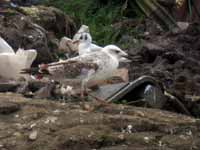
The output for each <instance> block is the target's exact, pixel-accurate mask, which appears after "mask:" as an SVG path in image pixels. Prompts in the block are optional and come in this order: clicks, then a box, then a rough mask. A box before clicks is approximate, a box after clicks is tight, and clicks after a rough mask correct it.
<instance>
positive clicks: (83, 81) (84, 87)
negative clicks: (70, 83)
mask: <svg viewBox="0 0 200 150" xmlns="http://www.w3.org/2000/svg"><path fill="white" fill-rule="evenodd" d="M86 83H87V80H86V79H84V80H82V82H81V100H82V101H84V98H85V95H84V94H85V91H86Z"/></svg>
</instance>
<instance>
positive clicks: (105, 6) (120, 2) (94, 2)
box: [44, 0, 138, 46]
mask: <svg viewBox="0 0 200 150" xmlns="http://www.w3.org/2000/svg"><path fill="white" fill-rule="evenodd" d="M124 2H125V0H115V1H111V0H108V1H106V0H102V1H100V0H56V1H55V0H44V3H45V4H46V5H49V6H55V7H57V8H59V9H61V10H62V11H64V12H66V14H68V15H70V16H71V17H72V18H74V20H75V21H76V22H77V24H78V25H81V24H85V25H88V26H89V28H90V32H91V35H92V37H93V41H94V42H96V43H98V45H102V46H103V45H107V44H111V43H112V44H116V43H117V42H118V41H119V40H120V38H121V36H122V35H123V34H124V33H132V32H133V31H134V29H132V28H131V29H129V28H126V29H124V28H121V29H116V28H114V27H113V26H112V25H113V24H114V23H117V22H120V21H122V20H123V19H126V18H127V17H126V16H125V15H127V12H128V14H129V15H130V14H132V16H133V18H134V17H137V16H138V15H137V13H134V12H133V11H130V10H131V9H129V10H128V11H125V10H127V9H126V8H124V7H123V6H124ZM132 10H134V9H133V8H132ZM134 33H135V31H134ZM123 45H126V44H123Z"/></svg>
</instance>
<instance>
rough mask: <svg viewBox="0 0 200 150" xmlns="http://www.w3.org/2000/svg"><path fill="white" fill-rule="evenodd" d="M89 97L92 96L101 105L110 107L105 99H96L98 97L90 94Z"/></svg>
mask: <svg viewBox="0 0 200 150" xmlns="http://www.w3.org/2000/svg"><path fill="white" fill-rule="evenodd" d="M88 95H89V96H91V97H92V98H94V99H96V100H97V101H98V102H100V103H102V104H104V105H108V102H106V101H105V100H103V99H101V98H99V97H96V96H94V95H92V94H89V93H88Z"/></svg>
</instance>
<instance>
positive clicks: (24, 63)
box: [0, 37, 37, 79]
mask: <svg viewBox="0 0 200 150" xmlns="http://www.w3.org/2000/svg"><path fill="white" fill-rule="evenodd" d="M36 56H37V52H36V50H34V49H30V50H24V49H21V48H19V49H18V50H17V52H16V53H15V51H14V50H13V49H12V47H11V46H10V45H9V44H8V43H7V42H6V41H5V40H4V39H3V38H1V37H0V70H1V71H0V76H1V77H3V78H6V79H18V78H20V77H22V74H20V71H21V69H23V68H27V67H30V66H31V64H32V62H33V61H34V60H35V58H36Z"/></svg>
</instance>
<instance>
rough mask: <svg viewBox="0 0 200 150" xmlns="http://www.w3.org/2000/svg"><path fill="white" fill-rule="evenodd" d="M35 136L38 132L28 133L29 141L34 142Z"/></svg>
mask: <svg viewBox="0 0 200 150" xmlns="http://www.w3.org/2000/svg"><path fill="white" fill-rule="evenodd" d="M37 136H38V132H37V131H33V132H31V133H30V135H29V139H30V140H32V141H34V140H36V139H37Z"/></svg>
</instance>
